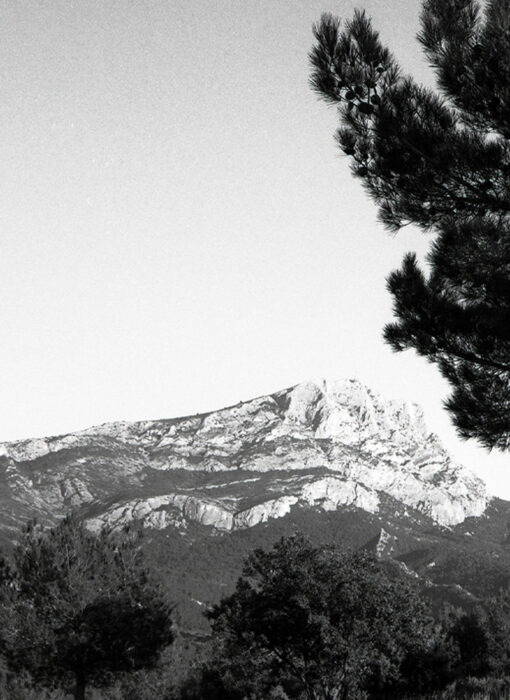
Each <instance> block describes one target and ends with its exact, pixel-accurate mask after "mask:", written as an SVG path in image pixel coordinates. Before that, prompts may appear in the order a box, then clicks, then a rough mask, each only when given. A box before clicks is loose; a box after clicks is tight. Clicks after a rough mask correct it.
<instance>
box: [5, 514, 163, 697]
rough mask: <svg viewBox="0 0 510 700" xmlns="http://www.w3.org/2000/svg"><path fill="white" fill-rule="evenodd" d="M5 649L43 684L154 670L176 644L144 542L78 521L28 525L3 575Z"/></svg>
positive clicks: (90, 681) (79, 693) (78, 687)
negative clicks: (94, 529)
mask: <svg viewBox="0 0 510 700" xmlns="http://www.w3.org/2000/svg"><path fill="white" fill-rule="evenodd" d="M0 596H1V600H0V603H1V607H0V610H1V618H2V619H1V620H0V623H1V625H0V630H1V631H0V644H1V647H0V651H1V652H2V654H3V655H4V657H5V659H6V661H7V663H8V665H9V667H10V668H11V669H12V670H14V671H28V672H29V673H30V674H31V676H32V678H33V679H34V681H35V682H36V683H37V684H40V685H43V686H50V687H59V688H63V689H67V688H68V687H70V686H71V685H72V684H74V697H75V698H76V699H82V698H84V697H85V689H86V686H87V685H95V686H98V685H108V684H110V683H111V682H112V681H113V680H115V677H116V675H117V674H119V673H121V672H125V671H132V670H135V669H140V668H147V667H151V666H153V665H154V664H155V663H156V661H157V659H158V654H159V652H160V651H161V650H162V649H163V648H164V647H165V646H167V645H168V644H170V643H171V641H172V639H173V635H172V631H171V619H170V609H169V606H168V604H167V602H166V600H165V596H164V595H163V594H162V592H161V590H160V588H159V586H158V584H157V583H156V582H155V580H154V577H153V575H152V574H151V572H150V571H149V569H148V568H147V566H146V565H145V562H144V558H143V553H142V550H141V547H140V541H139V536H138V535H135V534H132V533H129V532H124V533H122V535H114V533H112V532H109V531H108V530H103V531H102V532H101V533H99V534H97V535H96V534H92V533H90V532H88V531H87V530H86V529H85V528H84V527H83V525H81V524H80V523H79V522H78V521H76V520H75V519H74V518H71V517H70V518H66V519H65V520H64V521H63V522H62V523H60V524H59V525H58V526H57V527H55V528H53V529H51V530H45V529H43V528H42V527H40V526H38V525H36V524H30V525H29V526H28V527H27V528H26V529H25V531H24V532H23V535H22V538H21V541H20V542H19V544H18V545H17V546H16V548H15V550H14V553H13V556H12V558H11V561H10V563H7V562H6V561H5V560H4V562H3V564H2V566H1V567H0Z"/></svg>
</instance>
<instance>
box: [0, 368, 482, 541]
mask: <svg viewBox="0 0 510 700" xmlns="http://www.w3.org/2000/svg"><path fill="white" fill-rule="evenodd" d="M0 477H1V483H2V484H3V490H2V491H0V494H1V493H3V495H4V497H5V498H6V499H8V500H9V503H10V504H11V508H12V507H13V506H16V505H18V506H19V507H20V512H23V515H25V514H26V512H27V510H30V506H31V504H32V506H33V509H34V510H35V511H36V513H41V512H42V513H44V514H45V515H46V516H47V517H49V515H48V514H51V516H52V517H59V516H60V515H61V514H63V513H64V512H65V511H66V510H68V509H69V508H71V507H76V506H81V507H82V508H83V509H85V510H84V512H85V511H86V512H87V513H89V520H90V524H91V527H98V526H99V525H100V524H101V523H102V522H106V521H108V522H110V523H112V524H121V523H122V522H126V521H127V520H130V519H138V520H141V521H142V522H144V523H145V524H146V525H147V526H151V527H158V528H164V527H169V526H175V527H185V526H186V523H187V522H189V521H192V520H194V521H197V522H199V523H201V524H203V525H210V526H213V527H215V528H216V529H217V530H219V531H230V530H233V529H238V528H247V527H251V526H253V525H255V524H257V523H260V522H265V521H267V520H268V519H270V518H277V517H284V516H285V515H286V514H287V513H288V512H289V511H290V509H292V508H310V507H313V508H319V509H322V510H335V509H339V508H360V509H363V510H365V511H368V512H370V513H377V512H378V509H379V508H380V502H381V498H382V497H390V498H391V499H394V500H395V501H396V502H398V503H399V504H400V506H401V507H402V508H404V509H405V508H410V509H413V510H414V511H417V512H419V513H421V514H422V515H424V516H427V517H429V518H430V519H431V520H432V521H435V522H436V523H437V524H439V525H443V526H453V525H456V524H458V523H460V522H462V521H463V520H464V519H465V518H466V517H469V516H479V515H481V514H482V513H483V512H484V510H485V508H486V506H487V503H488V496H487V493H486V489H485V485H484V484H483V482H482V481H481V480H480V479H478V478H477V477H476V476H474V475H473V474H471V473H470V472H469V471H467V470H466V469H464V468H463V467H461V466H460V465H458V464H456V463H454V462H453V461H452V460H451V459H450V457H449V455H448V454H447V453H446V451H445V450H444V449H443V447H442V446H441V444H440V442H439V440H438V439H437V438H436V437H435V436H434V435H431V434H429V433H428V431H427V429H426V426H425V424H424V421H423V415H422V412H421V410H420V409H419V408H418V407H417V406H415V405H405V404H401V403H397V402H393V401H385V400H383V399H382V398H381V397H379V396H377V395H375V394H374V393H373V392H371V391H370V389H368V388H367V387H365V386H364V385H362V384H361V383H360V382H358V381H354V380H343V381H338V382H332V383H328V382H325V381H319V382H308V383H305V384H300V385H298V386H296V387H293V388H291V389H287V390H284V391H280V392H278V393H275V394H273V395H270V396H263V397H260V398H257V399H254V400H252V401H247V402H244V403H240V404H237V405H236V406H231V407H229V408H225V409H222V410H219V411H214V412H212V413H209V414H204V415H196V416H188V417H185V418H178V419H173V420H159V421H143V422H138V423H110V424H105V425H101V426H98V427H95V428H90V429H88V430H84V431H81V432H78V433H74V434H70V435H66V436H59V437H53V438H47V439H38V440H26V441H20V442H16V443H4V444H2V445H0ZM21 506H22V507H21ZM87 509H88V510H87Z"/></svg>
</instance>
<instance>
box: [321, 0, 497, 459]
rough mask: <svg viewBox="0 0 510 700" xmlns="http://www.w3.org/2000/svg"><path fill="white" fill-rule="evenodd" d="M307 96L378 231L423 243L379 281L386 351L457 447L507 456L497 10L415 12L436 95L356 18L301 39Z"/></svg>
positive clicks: (438, 5) (454, 7)
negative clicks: (420, 365)
mask: <svg viewBox="0 0 510 700" xmlns="http://www.w3.org/2000/svg"><path fill="white" fill-rule="evenodd" d="M314 34H315V37H316V44H315V46H314V47H313V49H312V52H311V54H310V57H311V62H312V65H313V73H312V77H311V84H312V86H313V88H314V89H315V90H316V91H317V92H318V93H319V95H320V96H321V97H322V98H323V99H325V100H326V101H328V102H329V103H332V104H335V105H337V106H338V109H339V117H340V127H339V129H338V131H337V134H336V139H337V142H338V145H339V146H340V148H341V149H342V151H343V152H344V153H345V154H346V155H348V156H350V158H351V162H352V173H353V175H354V176H355V177H357V178H359V179H360V180H361V181H362V183H363V185H364V187H365V188H366V190H367V191H368V192H369V194H370V195H371V197H372V198H373V199H374V201H375V202H376V204H377V206H378V210H379V216H380V219H381V221H382V222H383V224H384V225H385V226H386V227H387V228H388V229H390V230H398V229H400V228H401V227H402V226H404V225H406V224H415V225H417V226H419V227H421V228H422V229H424V230H425V231H428V232H432V233H434V234H435V238H434V240H433V244H432V246H431V250H430V253H429V256H428V264H429V270H428V272H427V273H425V272H424V271H423V270H422V269H421V268H420V265H419V264H418V261H417V259H416V256H415V255H414V254H408V255H407V256H406V257H405V259H404V261H403V264H402V267H401V269H400V270H397V271H394V272H393V273H392V274H391V275H390V276H389V279H388V288H389V290H390V292H391V294H392V296H393V299H394V313H395V316H396V321H395V322H394V323H391V324H389V325H388V326H386V328H385V330H384V336H385V339H386V341H387V342H388V343H389V344H390V345H391V346H392V348H393V349H394V350H396V351H402V350H405V349H408V348H414V349H415V350H416V351H417V352H418V353H419V354H420V355H422V356H424V357H426V358H427V359H428V360H429V361H431V362H433V363H435V364H437V366H438V367H439V369H440V371H441V373H442V374H443V376H444V377H446V379H447V380H448V382H449V383H450V385H451V387H452V389H453V391H452V394H451V396H450V397H449V399H448V400H447V402H446V404H445V405H446V408H447V409H448V410H449V411H450V413H451V415H452V418H453V422H454V424H455V425H456V427H457V430H458V432H459V434H460V435H461V436H462V437H463V438H476V439H478V440H479V441H480V442H481V443H482V444H483V445H485V446H486V447H488V448H493V447H497V448H500V449H509V448H510V143H509V141H510V0H488V2H486V3H485V6H484V10H483V11H482V9H481V8H480V6H479V4H478V3H477V2H475V0H425V1H424V3H423V9H422V15H421V31H420V33H419V35H418V40H419V42H420V43H421V45H422V47H423V49H424V51H425V54H426V56H427V58H428V60H429V62H430V64H431V66H432V67H433V68H434V70H435V72H436V76H437V82H438V88H439V90H438V91H437V92H435V91H433V90H430V89H427V88H424V87H422V86H420V85H418V84H417V83H416V82H415V81H414V80H413V78H412V77H409V76H405V75H403V73H402V71H401V69H400V67H399V66H398V64H397V61H396V60H395V58H394V56H393V55H392V54H391V53H390V51H389V50H388V49H387V48H386V47H385V46H383V45H382V43H381V41H380V39H379V35H378V33H377V32H376V31H375V30H374V29H373V27H372V24H371V21H370V19H369V18H368V17H367V16H366V14H365V13H364V12H362V11H358V12H356V13H355V15H354V17H353V19H352V20H350V21H349V22H347V23H346V24H345V25H344V27H343V28H342V27H341V24H340V21H339V20H338V19H336V18H334V17H333V16H331V15H324V16H323V17H322V19H321V21H320V23H319V24H318V25H316V26H315V27H314Z"/></svg>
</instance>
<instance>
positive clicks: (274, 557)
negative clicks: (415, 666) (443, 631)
mask: <svg viewBox="0 0 510 700" xmlns="http://www.w3.org/2000/svg"><path fill="white" fill-rule="evenodd" d="M208 617H209V618H210V620H211V623H212V628H213V637H214V640H215V644H216V645H217V653H216V655H215V657H214V662H213V664H212V666H211V667H209V670H208V671H207V672H206V673H205V674H204V678H203V680H202V689H201V690H202V694H200V691H198V692H197V691H195V695H193V694H192V693H190V694H189V695H188V696H187V697H209V698H214V697H217V698H220V697H221V698H243V697H250V698H270V697H274V698H276V697H294V698H310V699H311V698H314V699H317V700H318V699H319V698H320V699H321V700H333V699H338V698H354V697H356V696H357V694H358V692H359V691H360V690H361V689H362V688H364V687H368V686H371V687H373V688H377V687H382V686H385V685H386V686H387V685H391V683H396V682H397V681H398V679H399V677H400V667H401V665H402V663H403V661H404V659H405V658H406V657H407V656H409V655H410V654H414V655H417V654H418V653H419V650H424V649H426V648H427V647H428V646H430V640H431V631H432V622H431V619H430V617H429V615H428V613H427V609H426V606H425V604H424V603H423V602H422V601H421V600H420V599H419V598H418V597H417V595H416V594H415V592H414V591H413V590H412V589H411V587H410V586H409V585H407V583H405V582H403V581H401V580H392V579H391V578H390V577H389V576H388V575H387V574H386V573H385V572H384V570H383V569H382V568H381V566H380V565H379V564H378V562H377V561H376V560H375V559H374V558H373V557H372V556H371V555H369V554H368V553H366V552H354V553H341V552H340V551H339V550H337V549H335V548H331V547H314V546H312V545H311V544H310V543H309V542H308V541H307V540H306V539H304V538H303V537H302V536H294V537H288V538H283V539H282V540H280V541H279V542H278V543H277V544H276V545H275V546H274V547H273V549H272V550H271V551H269V552H264V551H262V550H255V551H254V552H253V553H252V554H251V555H250V557H249V558H248V559H247V562H246V565H245V567H244V571H243V575H242V577H241V578H240V579H239V581H238V583H237V587H236V590H235V592H234V594H233V595H231V596H229V597H228V598H225V599H224V600H223V601H222V602H221V603H220V604H219V605H217V606H216V607H214V608H213V610H212V611H211V612H210V613H209V614H208ZM204 688H206V689H207V693H206V695H204Z"/></svg>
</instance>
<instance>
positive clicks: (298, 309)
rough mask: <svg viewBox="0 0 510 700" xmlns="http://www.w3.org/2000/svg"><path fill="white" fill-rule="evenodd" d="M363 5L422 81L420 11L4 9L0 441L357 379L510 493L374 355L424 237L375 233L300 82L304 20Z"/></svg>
mask: <svg viewBox="0 0 510 700" xmlns="http://www.w3.org/2000/svg"><path fill="white" fill-rule="evenodd" d="M361 4H362V5H364V6H365V7H366V8H367V10H368V11H369V13H370V14H371V15H372V17H373V19H374V23H375V25H376V26H377V27H378V28H379V29H380V31H381V34H382V37H383V39H385V40H387V42H388V43H389V44H390V45H391V47H392V49H393V51H394V53H395V54H396V55H397V57H398V58H399V60H400V62H401V64H402V65H403V67H404V68H405V69H406V70H408V71H409V72H412V73H413V74H414V75H418V77H419V79H420V80H422V81H430V73H429V71H428V69H427V67H426V65H425V63H424V61H423V60H422V57H421V54H420V51H419V47H418V45H417V43H416V41H415V39H414V35H415V34H416V31H417V29H418V14H419V6H420V5H419V2H418V1H417V0H386V1H383V0H367V1H366V2H364V3H354V2H352V1H351V0H345V1H344V2H330V3H329V4H328V3H327V2H326V3H325V1H324V0H320V2H318V1H316V0H306V1H305V0H165V1H163V0H122V1H119V0H74V1H73V0H28V1H26V2H25V1H24V0H2V1H0V35H1V36H0V66H1V69H0V71H1V72H0V81H1V83H0V84H1V88H2V90H1V94H2V99H1V102H0V120H1V134H2V137H1V140H0V143H1V152H0V169H1V172H0V198H1V203H2V205H1V207H0V226H1V231H2V235H1V239H0V240H1V246H2V247H1V251H0V253H1V254H0V266H1V304H0V321H1V327H2V331H3V332H2V341H1V345H0V379H1V387H2V394H3V396H2V409H1V413H0V440H11V439H17V438H23V437H30V436H40V435H41V436H42V435H49V434H56V433H62V432H67V431H71V430H75V429H79V428H83V427H87V426H89V425H92V424H96V423H100V422H104V421H109V420H120V419H128V420H136V419H144V418H161V417H172V416H178V415H184V414H188V413H196V412H197V411H205V410H210V409H214V408H220V407H222V406H224V405H228V404H231V403H235V402H237V401H239V400H240V399H243V400H245V399H249V398H252V397H254V396H257V395H261V394H265V393H268V392H271V391H275V390H277V389H281V388H283V387H286V386H290V385H293V384H296V383H298V382H301V381H304V380H306V379H308V378H316V377H326V378H329V379H335V378H342V377H357V378H359V379H361V380H362V381H364V382H366V383H367V384H368V385H370V386H371V387H373V388H374V389H375V390H377V391H379V392H381V393H383V394H385V395H386V396H387V397H388V398H401V399H405V400H414V401H416V402H417V403H420V404H421V405H422V406H423V408H424V409H425V411H426V416H427V421H428V424H429V426H430V427H431V429H433V430H434V431H436V432H438V433H439V434H440V435H441V437H442V438H443V439H444V442H445V444H446V445H447V446H448V448H449V449H450V450H451V451H452V454H453V455H454V457H456V458H458V459H459V460H460V461H463V462H464V463H467V464H469V465H470V466H475V467H478V471H479V473H482V474H483V475H484V476H485V477H486V478H487V480H488V482H489V484H490V485H491V486H492V488H493V489H494V490H497V491H498V493H500V494H503V495H506V496H508V497H510V467H506V464H507V463H508V461H509V460H508V458H507V457H498V456H496V457H490V458H489V457H488V456H487V454H486V453H485V452H484V451H482V450H479V449H477V448H476V447H475V446H474V445H473V444H461V443H460V442H458V441H457V440H456V438H455V436H454V432H453V429H452V428H451V427H450V425H449V419H448V418H447V416H446V415H445V413H444V412H443V410H442V407H441V401H442V399H443V398H444V397H445V396H446V394H447V387H446V386H445V384H444V383H443V381H442V380H441V379H440V377H439V375H438V373H437V371H436V370H435V368H433V367H431V366H429V365H427V364H426V363H425V361H424V360H423V359H420V358H417V357H416V356H415V355H414V354H412V353H406V354H404V355H394V354H393V353H392V352H391V351H390V350H389V349H388V348H387V347H386V346H385V345H384V344H383V342H382V340H381V329H382V326H383V325H384V323H385V322H386V321H388V320H389V319H390V318H391V300H390V298H389V296H388V294H387V293H386V290H385V278H386V276H387V275H388V273H389V272H390V271H391V270H392V269H393V268H395V267H397V266H399V264H400V260H401V258H402V256H403V254H404V253H405V252H407V251H408V250H418V252H420V253H422V254H423V253H424V251H425V250H426V248H427V246H428V244H429V243H430V238H428V237H427V236H425V235H424V234H421V233H418V232H416V231H412V230H410V229H406V230H405V231H402V232H401V233H400V234H399V235H398V236H396V237H394V238H391V237H390V236H389V235H388V234H387V233H385V232H384V231H383V230H382V228H381V226H380V225H379V224H378V223H377V221H376V211H375V208H374V206H373V205H372V203H371V202H370V201H369V200H368V199H367V197H366V196H365V195H364V193H363V192H362V190H361V187H360V184H359V183H358V182H354V181H353V180H352V179H351V176H350V174H349V167H348V161H347V159H346V158H344V157H343V156H342V155H341V153H340V151H339V150H338V149H337V148H336V147H335V145H334V142H333V132H334V129H335V126H336V115H335V112H334V110H332V109H330V108H328V107H327V106H326V105H325V104H323V103H320V102H319V101H318V100H317V99H316V97H315V96H314V95H313V93H312V92H311V91H310V89H309V87H308V83H307V80H308V74H309V67H308V59H307V54H308V51H309V49H310V47H311V44H312V34H311V25H312V22H314V21H316V20H318V19H319V17H320V14H321V13H322V12H323V11H332V12H334V13H336V14H338V15H340V16H342V17H349V16H350V15H351V14H352V11H353V8H354V7H355V6H358V5H361ZM507 473H508V476H507Z"/></svg>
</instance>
